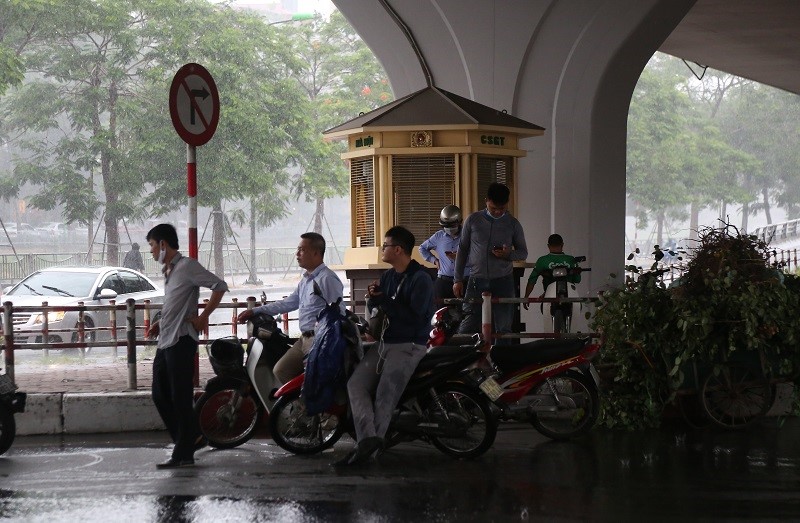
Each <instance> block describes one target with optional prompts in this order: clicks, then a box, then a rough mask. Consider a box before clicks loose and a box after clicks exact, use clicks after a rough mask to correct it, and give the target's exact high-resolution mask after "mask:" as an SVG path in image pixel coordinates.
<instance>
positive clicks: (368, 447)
mask: <svg viewBox="0 0 800 523" xmlns="http://www.w3.org/2000/svg"><path fill="white" fill-rule="evenodd" d="M382 448H383V438H379V437H377V436H371V437H369V438H364V439H362V440H361V441H359V442H358V443H357V444H356V446H355V447H354V448H353V450H351V451H350V452H349V453H348V454H347V455H346V456H345V457H344V458H342V459H340V460H339V461H336V462H334V463H333V465H334V466H336V467H340V466H344V465H356V464H358V463H363V462H365V461H367V460H368V459H370V458H371V457H372V456H373V455H374V454H376V453H377V452H378V451H380V450H381V449H382Z"/></svg>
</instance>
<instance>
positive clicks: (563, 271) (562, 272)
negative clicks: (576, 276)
mask: <svg viewBox="0 0 800 523" xmlns="http://www.w3.org/2000/svg"><path fill="white" fill-rule="evenodd" d="M566 275H567V268H566V267H556V268H555V269H553V277H554V278H563V277H564V276H566Z"/></svg>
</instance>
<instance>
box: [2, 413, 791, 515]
mask: <svg viewBox="0 0 800 523" xmlns="http://www.w3.org/2000/svg"><path fill="white" fill-rule="evenodd" d="M798 436H800V423H798V422H797V420H791V421H790V423H788V424H787V425H785V426H783V427H782V428H781V429H780V430H778V429H776V420H774V419H773V420H768V421H765V422H764V424H762V425H761V426H758V427H755V428H753V429H750V430H747V431H741V432H716V431H713V430H709V431H688V429H686V428H683V427H680V426H676V427H671V426H666V427H664V428H662V429H661V430H659V431H648V432H636V433H633V432H608V431H598V430H596V431H594V432H593V433H592V434H591V435H590V436H589V437H586V438H584V439H582V440H576V441H572V442H551V441H548V440H546V439H545V438H543V437H542V436H540V435H538V434H537V433H536V432H535V431H534V430H532V429H530V428H527V427H523V426H520V425H508V424H506V425H503V426H502V429H501V432H500V433H499V434H498V438H497V441H496V443H495V446H494V448H493V449H491V450H490V451H489V452H488V453H487V454H486V455H485V456H483V457H481V458H479V459H477V460H474V461H466V462H464V461H454V460H452V459H450V458H448V457H446V456H444V455H442V454H440V453H439V452H438V451H436V450H435V449H434V448H433V447H430V446H428V445H426V444H423V443H410V444H404V445H400V446H398V447H395V448H394V449H392V450H390V451H389V452H387V453H385V454H384V455H383V456H381V458H380V460H379V461H378V462H374V463H371V464H368V465H365V466H360V467H357V468H350V469H344V470H338V469H334V468H333V467H331V466H330V465H329V463H330V462H331V461H333V460H335V459H336V458H337V457H339V456H341V455H343V454H344V452H346V451H347V449H349V448H350V445H351V442H350V441H342V442H340V443H339V444H337V446H336V447H335V449H334V450H332V451H328V452H326V453H323V454H321V455H315V456H308V457H301V456H293V455H290V454H288V453H286V452H284V451H283V450H282V449H280V448H279V447H277V446H276V445H274V444H273V443H272V441H271V440H268V439H255V440H252V441H251V442H250V443H247V444H245V445H243V446H242V447H240V448H238V449H233V450H225V451H218V450H203V451H200V452H199V453H198V454H197V456H196V457H197V465H196V466H195V467H194V468H189V469H179V470H172V471H163V470H157V469H156V468H155V466H154V464H155V463H156V462H159V461H162V460H163V459H165V458H166V457H167V452H168V450H167V445H166V439H165V435H164V434H161V433H136V434H123V435H98V436H89V437H87V436H71V437H43V436H37V437H25V438H18V439H17V441H16V442H15V444H14V446H13V447H12V448H11V450H10V451H9V452H8V453H7V454H6V455H4V456H2V457H0V519H2V520H4V521H26V522H28V521H48V522H50V521H103V522H109V521H110V522H114V523H121V522H127V521H136V522H140V521H170V522H173V521H192V522H194V521H197V522H205V521H208V522H223V521H237V522H239V521H280V522H301V521H303V522H304V521H313V522H317V521H319V522H338V521H365V522H371V521H379V522H394V521H398V522H401V521H402V522H408V521H413V522H421V521H442V522H447V521H480V522H484V521H580V520H595V521H625V520H627V521H651V520H658V521H676V520H692V521H696V520H705V521H719V520H751V521H752V520H756V521H766V520H778V519H782V520H797V519H798V518H800V470H798V465H800V438H798Z"/></svg>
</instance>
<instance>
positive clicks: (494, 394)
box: [478, 378, 503, 401]
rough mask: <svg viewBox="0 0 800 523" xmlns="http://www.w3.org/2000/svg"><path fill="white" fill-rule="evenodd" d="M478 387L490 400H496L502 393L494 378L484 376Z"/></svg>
mask: <svg viewBox="0 0 800 523" xmlns="http://www.w3.org/2000/svg"><path fill="white" fill-rule="evenodd" d="M478 387H479V388H480V389H481V391H482V392H483V393H484V394H486V395H487V396H488V397H489V399H490V400H492V401H495V400H497V398H499V397H500V396H502V395H503V389H501V388H500V385H499V384H498V383H497V382H496V381H495V380H494V378H486V379H485V380H484V381H482V382H481V384H480V385H478Z"/></svg>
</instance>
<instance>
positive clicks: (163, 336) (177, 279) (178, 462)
mask: <svg viewBox="0 0 800 523" xmlns="http://www.w3.org/2000/svg"><path fill="white" fill-rule="evenodd" d="M147 243H148V244H149V245H150V253H151V254H152V255H153V259H154V260H156V261H158V262H159V263H161V264H162V265H163V268H162V272H163V273H164V305H163V307H162V309H161V319H160V320H159V321H157V322H155V323H153V324H152V325H150V330H149V331H148V332H147V336H149V337H151V338H152V337H156V336H158V345H157V350H156V356H155V358H154V359H153V387H152V393H153V403H155V406H156V409H158V413H159V415H160V416H161V419H162V420H163V421H164V425H166V427H167V430H168V431H169V434H170V436H171V437H172V441H173V442H174V443H175V446H174V447H173V450H172V457H170V459H169V460H167V461H165V462H164V463H159V464H158V465H156V466H157V467H158V468H160V469H172V468H178V467H189V466H192V465H194V452H195V450H198V449H200V448H202V447H204V446H205V440H204V439H203V437H202V435H201V434H200V427H199V425H198V423H197V416H196V415H195V413H194V383H193V378H194V355H195V354H196V353H197V342H198V339H199V334H198V333H199V332H201V331H203V330H205V328H206V327H208V317H209V316H210V315H211V313H212V312H213V311H214V309H216V308H217V306H218V305H219V303H220V301H222V296H223V295H224V294H225V292H226V291H227V290H228V285H227V284H226V283H225V282H224V281H222V280H221V279H219V278H218V277H217V276H216V275H214V274H213V273H211V272H209V271H207V270H206V269H204V268H203V266H202V265H200V263H199V262H198V261H197V260H195V259H193V258H188V257H186V256H183V255H182V254H181V253H180V252H178V233H177V232H176V231H175V227H173V226H172V225H170V224H168V223H161V224H159V225H156V226H155V227H153V228H152V229H150V232H148V233H147ZM200 287H208V288H209V289H211V297H210V298H209V300H208V303H207V304H206V306H205V308H204V309H203V312H202V313H200V314H199V315H198V314H197V303H198V300H199V298H200Z"/></svg>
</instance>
